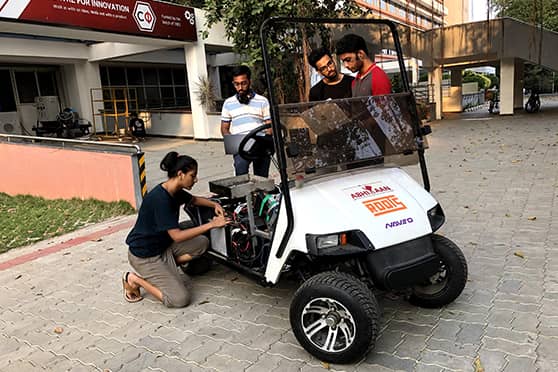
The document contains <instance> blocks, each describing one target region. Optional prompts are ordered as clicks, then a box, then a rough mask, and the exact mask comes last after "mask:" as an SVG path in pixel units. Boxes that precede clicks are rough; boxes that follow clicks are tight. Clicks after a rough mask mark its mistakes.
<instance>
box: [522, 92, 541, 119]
mask: <svg viewBox="0 0 558 372" xmlns="http://www.w3.org/2000/svg"><path fill="white" fill-rule="evenodd" d="M540 109H541V98H540V97H539V93H538V92H537V91H536V90H532V91H531V95H530V96H529V99H528V100H527V103H525V111H527V112H528V113H529V114H532V113H535V112H538V111H539V110H540Z"/></svg>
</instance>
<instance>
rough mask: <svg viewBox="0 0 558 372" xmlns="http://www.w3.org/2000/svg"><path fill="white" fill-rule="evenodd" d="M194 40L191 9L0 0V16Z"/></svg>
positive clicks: (78, 0)
mask: <svg viewBox="0 0 558 372" xmlns="http://www.w3.org/2000/svg"><path fill="white" fill-rule="evenodd" d="M2 18H9V19H15V20H19V21H23V22H26V21H27V22H33V23H44V24H48V25H59V26H70V27H79V28H87V29H91V30H97V31H109V32H117V33H122V34H131V35H139V36H147V37H154V38H159V39H173V40H181V41H196V40H197V35H196V21H195V16H194V9H193V8H190V7H184V6H178V5H172V4H168V3H162V2H157V1H151V0H142V1H139V0H138V1H136V0H0V20H1V19H2Z"/></svg>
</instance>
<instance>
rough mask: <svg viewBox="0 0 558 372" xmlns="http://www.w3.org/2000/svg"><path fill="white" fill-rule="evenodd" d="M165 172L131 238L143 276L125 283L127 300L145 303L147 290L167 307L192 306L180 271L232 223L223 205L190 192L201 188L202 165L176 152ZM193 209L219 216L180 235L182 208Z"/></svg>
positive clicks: (131, 257)
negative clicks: (209, 210)
mask: <svg viewBox="0 0 558 372" xmlns="http://www.w3.org/2000/svg"><path fill="white" fill-rule="evenodd" d="M161 169H162V170H163V171H165V172H167V175H168V178H169V179H168V180H167V181H165V182H163V183H161V184H159V185H157V186H156V187H155V188H154V189H153V190H151V191H150V192H149V193H148V194H147V196H146V197H145V199H144V200H143V203H142V204H141V207H140V210H139V214H138V219H137V221H136V224H135V226H134V228H133V229H132V231H131V232H130V234H128V237H127V238H126V243H127V244H128V246H129V251H128V261H129V262H130V265H132V267H133V268H134V269H135V270H136V272H137V273H131V272H127V273H125V274H124V276H123V277H122V284H123V286H124V298H125V300H126V301H128V302H137V301H139V300H141V299H142V297H141V294H140V288H143V289H144V290H145V291H147V292H149V293H150V294H151V295H153V296H154V297H155V298H157V299H158V300H159V301H161V302H163V304H165V306H167V307H184V306H187V305H188V304H189V303H190V293H189V292H188V289H187V288H186V287H185V285H184V283H183V281H182V279H181V274H180V268H179V266H180V265H183V264H185V263H187V262H189V261H191V260H192V259H195V258H197V257H199V256H200V255H202V254H203V253H204V252H205V251H206V249H207V248H208V246H209V240H208V239H207V237H205V236H204V235H203V234H204V233H206V232H207V231H209V230H211V229H212V228H215V227H223V226H225V225H226V224H227V221H226V219H225V215H224V212H223V209H222V208H221V206H220V205H219V204H218V203H215V202H212V201H211V200H208V199H205V198H201V197H197V196H192V195H191V194H190V193H188V192H187V191H185V190H184V189H186V190H191V189H192V186H194V184H195V183H196V182H197V174H198V163H197V162H196V160H194V159H193V158H191V157H189V156H187V155H178V153H176V152H174V151H172V152H169V153H168V154H167V155H166V156H165V158H164V159H163V160H162V161H161ZM188 203H192V204H194V205H197V206H204V207H210V208H213V209H214V210H215V215H216V216H215V217H214V218H213V219H212V220H211V221H210V222H208V223H206V224H204V225H201V226H197V227H191V228H187V229H184V230H183V229H180V228H179V213H180V206H181V205H184V204H188Z"/></svg>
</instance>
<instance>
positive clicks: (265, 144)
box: [238, 124, 275, 160]
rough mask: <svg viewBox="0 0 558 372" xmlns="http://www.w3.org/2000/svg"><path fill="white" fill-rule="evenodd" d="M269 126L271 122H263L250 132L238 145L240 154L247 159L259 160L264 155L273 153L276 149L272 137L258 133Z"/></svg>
mask: <svg viewBox="0 0 558 372" xmlns="http://www.w3.org/2000/svg"><path fill="white" fill-rule="evenodd" d="M269 128H271V124H263V125H260V126H259V127H257V128H254V129H252V130H251V131H250V132H248V134H246V135H245V136H244V138H243V139H242V141H240V144H239V145H238V155H240V156H241V157H242V158H243V159H246V160H257V159H260V158H261V157H263V156H271V155H273V153H274V152H275V150H274V148H273V141H272V137H271V136H268V135H265V136H261V135H258V133H260V132H261V131H262V130H266V129H269ZM250 140H251V141H250ZM248 142H250V143H248Z"/></svg>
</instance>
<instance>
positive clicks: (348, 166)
mask: <svg viewBox="0 0 558 372" xmlns="http://www.w3.org/2000/svg"><path fill="white" fill-rule="evenodd" d="M347 32H352V33H358V34H360V35H361V36H363V37H364V38H365V39H366V40H368V41H370V43H371V44H375V45H377V46H378V45H381V47H382V49H383V56H384V58H385V57H386V55H389V57H390V59H391V62H389V63H386V64H384V65H383V66H384V69H386V71H387V72H388V73H392V72H393V71H390V69H391V70H394V69H397V72H398V77H399V79H394V81H396V80H398V82H399V83H398V84H396V83H394V87H393V89H394V91H398V93H394V94H390V95H383V96H368V97H355V98H348V99H337V100H327V101H320V102H311V103H309V102H304V101H306V99H293V94H291V95H287V97H288V98H289V100H291V101H292V100H294V101H295V102H291V103H283V102H282V101H280V100H279V98H278V95H277V91H278V90H279V89H281V90H282V92H283V97H285V94H284V92H285V91H287V90H288V89H289V86H288V83H289V80H288V79H291V81H290V82H291V83H293V82H294V83H295V84H296V82H297V77H296V76H295V75H296V73H295V71H296V66H297V63H298V62H299V60H300V59H302V56H303V54H302V51H303V50H307V48H302V47H301V46H300V42H299V43H297V41H299V40H300V38H301V35H303V34H304V35H305V39H304V41H303V42H306V43H308V45H309V46H311V47H316V46H320V45H324V44H325V45H331V42H334V41H335V40H336V39H338V38H339V37H341V36H342V35H343V34H344V33H347ZM261 35H262V36H261V37H262V45H263V51H264V61H265V72H266V78H267V82H268V92H267V93H268V96H269V97H270V103H271V109H272V119H273V124H272V128H273V131H274V133H275V135H274V136H273V143H274V149H275V157H276V163H277V168H278V170H279V176H280V180H279V182H275V181H274V180H273V179H267V178H261V177H256V176H249V175H244V176H239V177H231V178H227V179H222V180H216V181H213V182H210V190H211V191H212V192H214V193H215V194H216V196H215V198H216V200H218V201H219V202H220V203H221V204H222V205H223V206H224V208H225V210H226V211H227V213H228V214H229V216H230V217H231V218H232V221H233V222H232V224H231V225H230V226H227V227H226V228H222V229H214V230H212V231H211V234H210V239H211V248H210V250H209V255H210V256H211V258H213V259H216V260H217V261H219V262H222V263H224V264H227V265H228V266H230V267H233V268H234V269H236V270H239V271H242V272H243V273H246V274H249V275H251V276H253V277H256V278H258V280H259V281H260V282H261V283H262V284H263V285H267V286H273V285H275V284H277V283H278V281H279V280H280V279H281V277H282V276H284V275H287V274H296V276H298V277H299V278H300V279H301V281H302V284H301V286H300V288H299V289H298V290H297V291H296V293H295V295H294V296H293V298H292V302H291V306H290V314H289V315H290V322H291V326H292V329H293V332H294V334H295V336H296V338H297V340H298V341H299V342H300V344H301V345H302V346H303V347H304V348H305V349H306V350H307V351H308V352H309V353H310V354H312V355H313V356H315V357H316V358H318V359H320V360H322V361H327V362H333V363H349V362H353V361H355V360H357V359H358V358H361V357H363V355H364V354H365V353H366V352H367V351H368V350H369V349H371V348H372V347H373V346H374V344H375V340H376V337H377V334H378V324H379V316H380V312H381V311H380V309H379V306H378V303H377V301H376V299H375V296H374V292H373V290H374V291H375V292H377V291H379V290H384V291H398V292H403V293H406V294H407V295H408V296H407V298H408V300H409V301H410V302H411V303H413V304H415V305H417V306H422V307H441V306H444V305H446V304H448V303H450V302H452V301H453V300H455V299H456V298H457V297H458V296H459V295H460V294H461V292H462V290H463V288H464V286H465V283H466V281H467V264H466V261H465V258H464V256H463V253H462V252H461V250H460V249H459V248H458V247H457V246H456V245H455V244H454V243H452V242H451V241H450V240H449V239H448V238H446V237H443V236H440V235H436V234H435V231H436V230H438V229H439V228H440V226H441V225H442V224H443V223H444V220H445V218H444V213H443V212H442V208H441V207H440V205H439V204H438V202H437V201H436V200H435V199H434V198H433V197H432V195H431V194H430V193H429V192H428V190H429V181H428V174H427V168H426V163H425V158H424V151H425V147H426V145H425V141H424V139H423V137H424V135H426V134H428V132H429V127H425V126H421V122H420V120H419V118H418V116H417V110H416V104H415V100H414V97H413V95H412V93H411V92H410V90H409V83H408V80H407V75H406V73H403V74H401V73H399V72H400V71H405V64H404V60H403V53H402V50H401V46H400V44H399V39H398V36H397V29H396V25H395V24H394V23H391V22H389V21H379V20H368V19H358V20H351V19H344V20H343V19H293V18H290V19H285V18H274V19H270V20H267V21H266V22H264V25H263V26H262V31H261ZM279 35H286V36H284V37H280V36H279ZM270 37H271V38H273V37H275V38H276V40H273V41H274V43H275V49H274V51H275V52H274V53H281V57H282V60H281V62H277V63H275V62H274V60H275V58H274V56H273V55H271V53H270V51H269V50H268V48H267V46H269V45H271V44H270V43H269V42H268V39H269V38H270ZM278 40H279V41H278ZM277 44H279V46H277ZM382 44H383V45H382ZM371 55H373V54H372V53H371ZM288 56H292V62H291V63H290V64H289V62H285V61H286V57H288ZM281 71H289V73H290V75H287V76H280V73H281ZM278 82H279V83H278ZM396 82H397V81H396ZM273 83H275V84H273ZM278 84H282V85H281V86H278ZM290 88H291V89H292V88H293V87H292V86H291V87H290ZM295 88H296V87H295ZM295 92H298V91H295ZM294 95H296V94H294ZM265 128H266V127H265V126H262V127H260V128H257V129H255V130H254V131H252V132H251V133H250V134H248V135H247V136H246V137H245V138H244V140H243V141H242V142H241V143H240V147H239V153H240V154H241V155H242V156H243V157H245V158H247V159H251V158H254V157H257V156H260V155H261V153H260V152H261V151H266V145H265V144H264V143H263V141H262V140H263V137H262V136H261V135H259V134H261V133H260V132H261V131H262V130H264V129H265ZM262 149H263V150H262ZM410 164H418V165H419V166H420V169H421V174H422V182H423V185H422V186H421V185H420V184H419V183H417V182H416V181H415V180H414V179H413V178H412V177H410V176H409V175H408V174H407V173H405V171H403V170H402V169H401V168H400V166H401V165H406V166H408V165H410ZM190 213H191V214H192V215H193V216H194V219H197V220H200V222H205V221H206V220H208V219H209V218H211V217H212V211H204V210H191V211H190Z"/></svg>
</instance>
